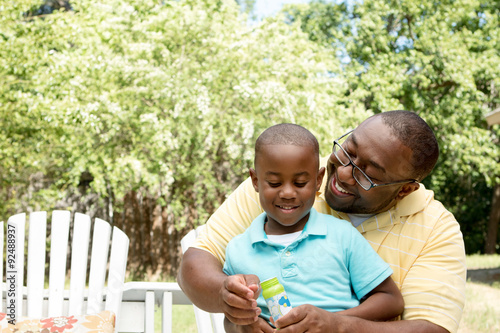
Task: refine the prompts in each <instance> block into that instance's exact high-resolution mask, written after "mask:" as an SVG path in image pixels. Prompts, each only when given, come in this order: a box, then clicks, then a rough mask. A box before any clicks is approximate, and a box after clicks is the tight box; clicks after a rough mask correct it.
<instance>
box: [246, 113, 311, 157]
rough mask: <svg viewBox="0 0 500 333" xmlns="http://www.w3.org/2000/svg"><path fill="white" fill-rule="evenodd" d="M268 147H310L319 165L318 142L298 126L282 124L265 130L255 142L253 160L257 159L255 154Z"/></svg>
mask: <svg viewBox="0 0 500 333" xmlns="http://www.w3.org/2000/svg"><path fill="white" fill-rule="evenodd" d="M268 145H292V146H299V147H306V146H310V147H312V148H313V149H314V152H315V153H316V155H317V156H318V163H319V143H318V140H317V139H316V137H315V136H314V134H312V133H311V132H309V130H307V129H306V128H304V127H302V126H300V125H297V124H290V123H282V124H277V125H274V126H271V127H269V128H267V129H266V130H265V131H264V132H262V133H261V134H260V136H259V137H258V138H257V141H256V142H255V158H257V154H259V153H260V151H261V150H262V148H263V147H264V146H268Z"/></svg>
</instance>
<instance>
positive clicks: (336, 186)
mask: <svg viewBox="0 0 500 333" xmlns="http://www.w3.org/2000/svg"><path fill="white" fill-rule="evenodd" d="M335 188H336V189H337V190H338V191H339V192H342V193H345V194H351V193H349V192H347V191H346V190H344V189H343V188H342V187H340V186H339V183H337V182H335Z"/></svg>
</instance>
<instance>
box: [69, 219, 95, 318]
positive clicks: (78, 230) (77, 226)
mask: <svg viewBox="0 0 500 333" xmlns="http://www.w3.org/2000/svg"><path fill="white" fill-rule="evenodd" d="M89 240H90V216H88V215H85V214H80V213H76V214H75V221H74V223H73V241H72V243H71V248H72V249H73V250H72V251H71V279H70V286H69V305H68V313H70V314H74V315H81V314H83V306H84V292H85V282H86V279H87V267H88V256H89Z"/></svg>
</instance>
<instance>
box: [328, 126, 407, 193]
mask: <svg viewBox="0 0 500 333" xmlns="http://www.w3.org/2000/svg"><path fill="white" fill-rule="evenodd" d="M353 131H354V130H353V129H352V130H350V131H349V132H347V133H346V134H344V135H342V136H341V137H339V138H337V139H335V140H333V147H332V152H333V155H335V157H336V158H337V161H339V163H340V164H341V165H342V166H344V167H348V166H349V165H352V178H354V180H355V181H356V183H358V185H359V186H361V188H362V189H363V190H365V191H369V190H371V189H372V188H374V187H382V186H390V185H396V184H405V183H416V182H417V180H416V179H407V180H400V181H396V182H391V183H384V184H376V183H374V182H373V181H372V180H371V179H370V177H368V175H367V174H366V173H365V172H364V171H363V170H361V169H360V168H359V167H358V166H357V165H356V164H355V163H354V162H353V161H352V159H351V156H349V154H348V153H347V152H346V151H345V149H344V147H342V145H341V144H340V143H339V141H340V140H341V139H343V138H344V137H346V136H348V135H350V134H351V133H352V132H353ZM337 146H338V147H339V148H340V149H342V152H343V153H344V154H345V156H347V158H348V159H349V163H347V164H344V162H342V161H341V160H340V158H339V157H338V155H337V150H336V147H337ZM355 170H358V171H359V172H360V173H361V174H362V175H363V177H365V178H366V180H368V182H369V183H370V187H368V188H366V187H365V185H363V184H361V182H360V181H359V180H358V178H357V177H356V175H355V173H354V172H355Z"/></svg>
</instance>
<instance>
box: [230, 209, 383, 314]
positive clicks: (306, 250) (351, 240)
mask: <svg viewBox="0 0 500 333" xmlns="http://www.w3.org/2000/svg"><path fill="white" fill-rule="evenodd" d="M265 223H266V213H262V214H261V215H259V216H258V217H257V218H256V219H255V220H254V221H253V222H252V224H251V225H250V227H249V228H248V229H247V230H246V231H245V232H244V233H243V234H241V235H238V236H236V237H234V238H233V239H232V240H231V241H230V242H229V244H228V246H227V248H226V262H225V264H224V272H225V273H226V274H228V275H234V274H255V275H257V276H258V277H259V279H260V281H264V280H267V279H270V278H272V277H277V278H278V280H279V281H280V283H281V284H282V285H283V287H284V288H285V291H286V293H287V296H288V298H289V300H290V302H291V303H292V307H296V306H299V305H302V304H312V305H314V306H316V307H319V308H322V309H324V310H327V311H330V312H337V311H341V310H346V309H349V308H352V307H355V306H357V305H359V300H360V299H362V298H363V297H364V296H365V295H366V294H368V293H369V292H370V291H372V290H373V289H374V288H375V287H377V286H378V285H379V284H380V283H382V282H383V281H384V280H385V279H386V278H388V277H389V276H391V274H392V270H391V268H390V267H389V265H388V264H387V263H385V262H384V261H383V260H382V259H381V258H380V257H379V255H378V254H377V253H376V252H375V251H374V250H373V249H372V247H371V246H370V244H368V242H367V241H366V240H365V239H364V238H363V236H361V234H360V233H359V232H358V231H357V230H356V229H355V228H354V227H353V226H352V225H351V224H350V223H349V222H347V221H344V220H340V219H337V218H335V217H333V216H331V215H325V214H320V213H318V212H317V211H316V210H315V209H314V208H312V209H311V213H310V215H309V220H308V221H307V223H306V225H305V227H304V230H302V233H301V234H300V236H299V237H298V238H297V239H296V240H295V241H294V242H293V243H292V244H290V245H288V246H283V245H281V244H277V243H274V242H272V241H270V240H269V239H268V238H267V235H266V233H265V232H264V224H265ZM257 304H258V306H259V307H260V308H261V309H262V314H263V315H264V316H265V317H266V318H267V319H268V318H269V316H270V314H269V311H268V309H267V306H266V303H265V300H264V298H263V297H262V295H261V296H259V298H258V299H257Z"/></svg>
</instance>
